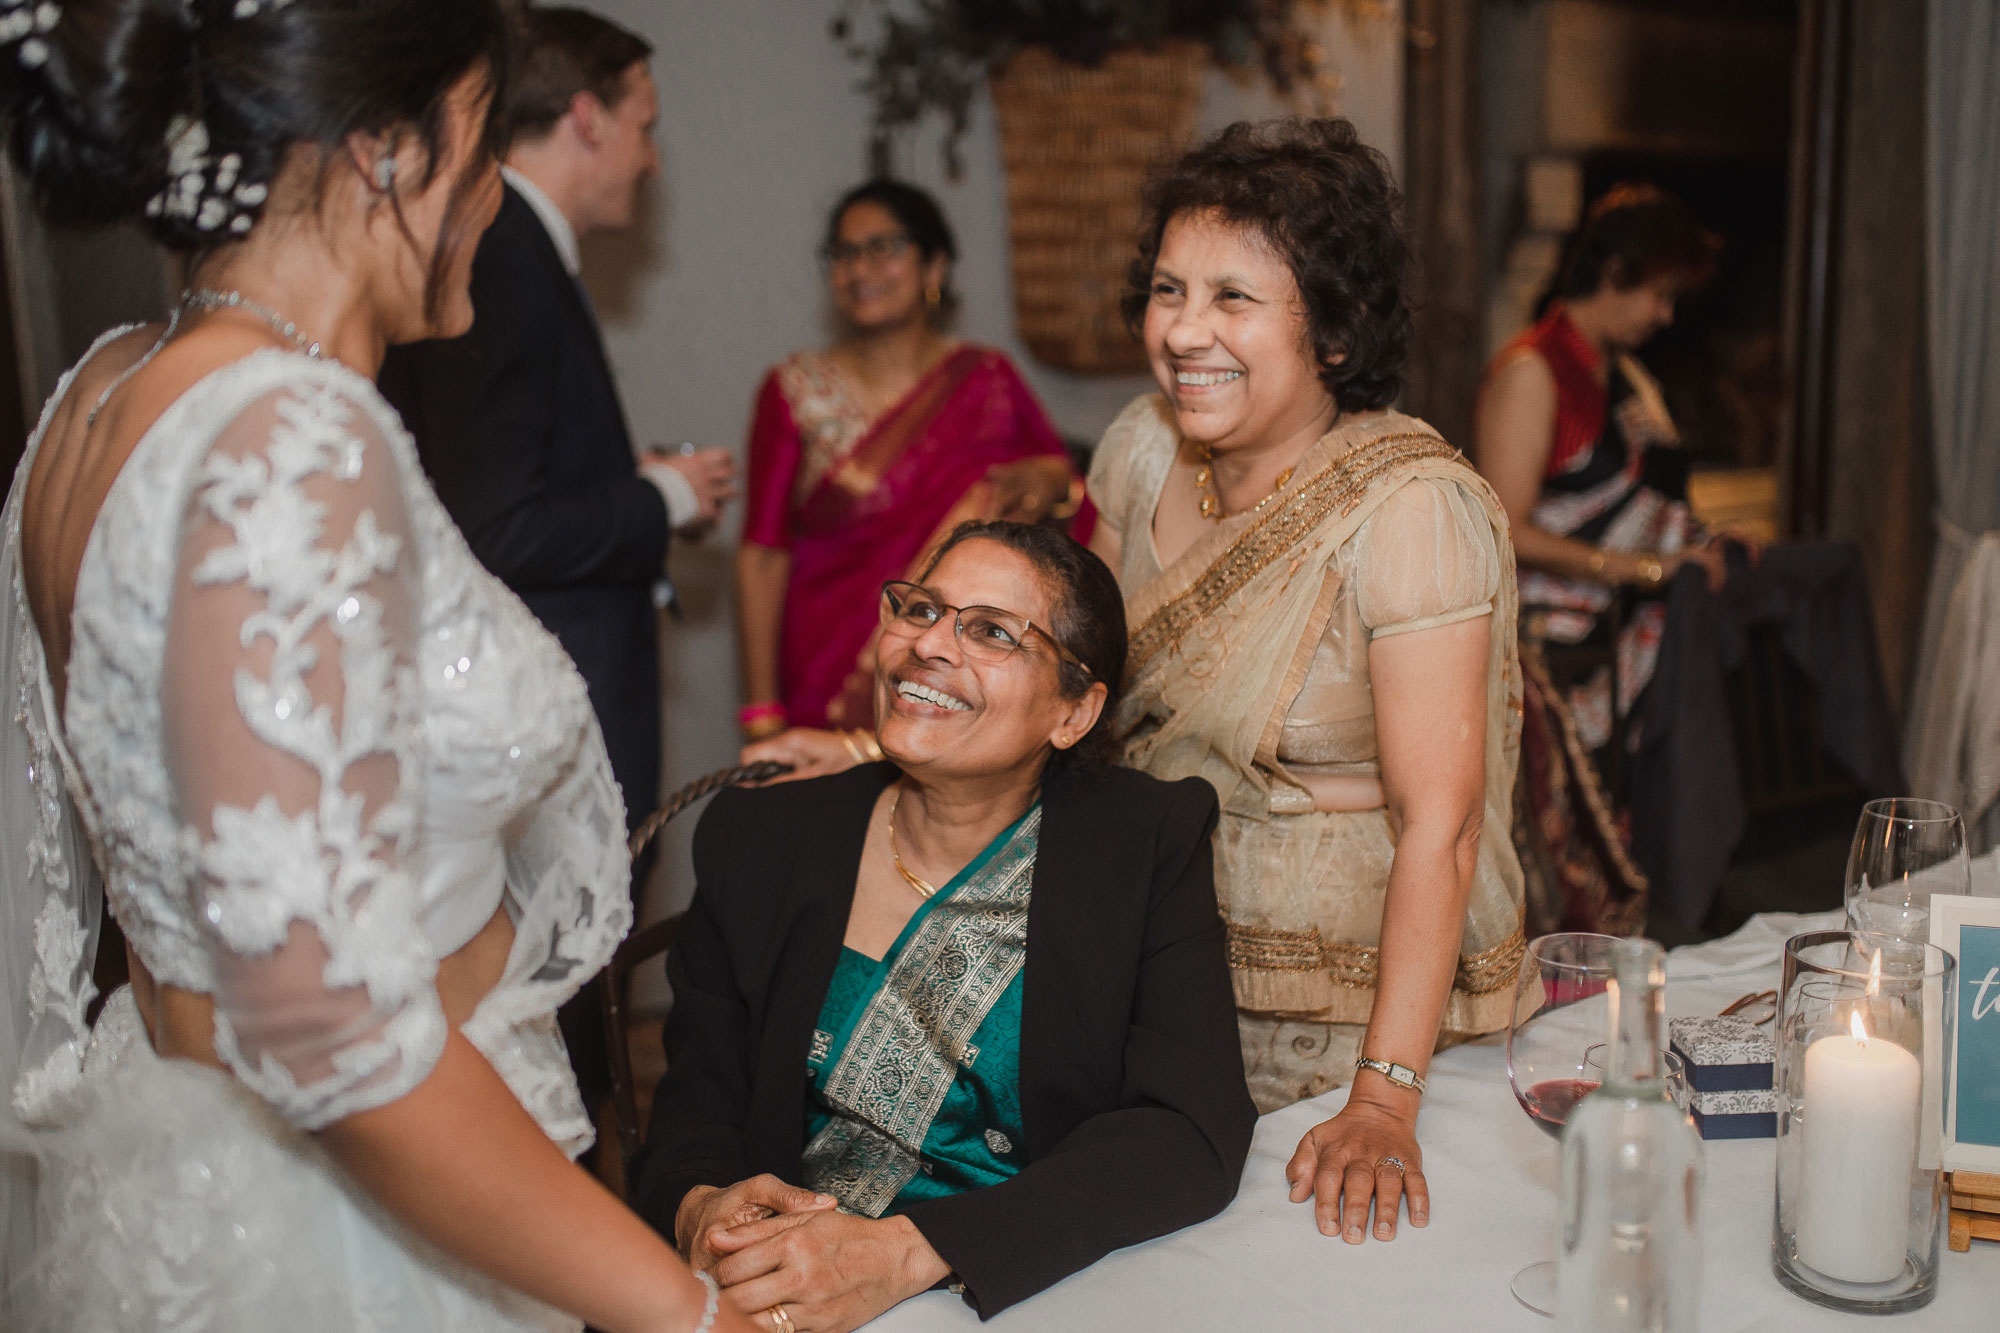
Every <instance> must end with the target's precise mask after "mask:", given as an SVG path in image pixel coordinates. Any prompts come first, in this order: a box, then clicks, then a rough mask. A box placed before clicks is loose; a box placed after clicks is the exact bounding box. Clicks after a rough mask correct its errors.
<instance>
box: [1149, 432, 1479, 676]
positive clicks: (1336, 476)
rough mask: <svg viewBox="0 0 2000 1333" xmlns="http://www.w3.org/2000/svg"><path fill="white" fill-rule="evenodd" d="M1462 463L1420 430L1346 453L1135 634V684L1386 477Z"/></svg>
mask: <svg viewBox="0 0 2000 1333" xmlns="http://www.w3.org/2000/svg"><path fill="white" fill-rule="evenodd" d="M1433 458H1440V459H1444V458H1450V459H1459V460H1460V461H1461V462H1463V456H1462V455H1460V453H1459V452H1458V450H1456V449H1454V448H1452V447H1451V446H1450V445H1449V444H1447V443H1445V442H1444V440H1443V439H1441V438H1439V437H1438V436H1436V435H1430V434H1425V433H1422V432H1417V431H1410V432H1405V433H1403V434H1398V435H1385V436H1383V437H1382V438H1381V439H1379V440H1376V441H1374V442H1372V443H1370V444H1366V445H1363V446H1361V447H1360V448H1358V449H1355V450H1353V451H1352V452H1350V453H1347V454H1343V455H1342V456H1341V457H1340V458H1338V459H1336V460H1335V461H1334V462H1333V463H1331V464H1329V465H1328V466H1327V467H1325V468H1322V469H1321V470H1320V471H1319V472H1318V473H1316V474H1314V475H1313V476H1312V477H1310V478H1308V479H1307V480H1306V481H1305V482H1304V483H1303V484H1302V485H1300V486H1299V487H1298V489H1296V490H1294V491H1292V492H1291V494H1290V495H1289V496H1287V497H1286V498H1285V499H1284V500H1283V501H1281V502H1280V503H1279V504H1278V505H1277V507H1276V508H1274V509H1272V510H1271V513H1270V516H1269V517H1267V518H1264V519H1263V520H1261V521H1259V522H1257V523H1255V524H1253V525H1252V526H1251V527H1250V528H1248V529H1246V530H1245V531H1244V532H1243V533H1242V535H1240V536H1239V537H1237V539H1236V540H1235V541H1234V542H1232V543H1231V544H1230V546H1229V549H1228V550H1226V551H1224V552H1223V553H1222V555H1221V556H1220V557H1219V558H1218V559H1217V560H1216V561H1215V563H1214V564H1212V565H1210V566H1209V567H1208V569H1207V571H1206V572H1204V573H1203V574H1202V576H1201V577H1200V578H1199V579H1198V580H1196V582H1195V584H1194V586H1193V587H1191V588H1189V589H1188V590H1187V591H1186V592H1184V593H1182V594H1181V595H1180V596H1179V597H1176V598H1174V599H1173V600H1172V601H1170V602H1168V603H1167V604H1166V605H1165V606H1162V607H1161V608H1160V609H1159V610H1158V611H1156V612H1154V613H1153V614H1152V616H1150V617H1149V618H1148V619H1147V621H1146V623H1145V624H1143V625H1141V626H1140V627H1139V629H1138V630H1137V631H1136V632H1135V633H1134V634H1133V635H1132V645H1131V650H1130V656H1129V658H1128V661H1127V665H1126V668H1125V677H1126V679H1127V680H1131V679H1134V678H1136V677H1137V676H1138V675H1139V673H1140V672H1142V671H1143V670H1145V668H1146V666H1147V665H1148V664H1149V663H1150V662H1151V661H1152V659H1153V658H1154V657H1156V656H1158V655H1159V653H1160V652H1161V651H1162V650H1163V649H1165V648H1167V647H1169V646H1170V645H1174V644H1178V643H1179V642H1180V641H1181V639H1182V638H1183V637H1184V636H1185V635H1186V634H1187V632H1188V631H1189V630H1191V629H1193V628H1194V626H1195V625H1196V624H1197V623H1198V622H1200V621H1202V620H1204V619H1206V618H1207V617H1209V616H1212V615H1214V614H1215V613H1216V612H1217V611H1218V610H1220V609H1221V608H1222V606H1223V604H1224V603H1226V602H1227V601H1228V600H1229V599H1230V598H1231V597H1233V596H1235V595H1236V594H1237V593H1238V592H1240V591H1242V589H1243V586H1244V585H1245V584H1247V583H1249V582H1250V580H1251V579H1253V578H1255V577H1256V576H1257V575H1258V574H1260V573H1261V572H1263V570H1264V569H1265V567H1267V566H1268V565H1270V563H1271V562H1272V561H1274V560H1276V559H1277V558H1278V557H1279V556H1281V555H1283V554H1284V553H1285V552H1287V551H1289V550H1291V549H1292V548H1293V547H1295V546H1297V545H1298V544H1299V543H1300V542H1302V541H1304V540H1305V539H1306V538H1307V537H1309V536H1311V535H1312V531H1313V529H1315V528H1317V527H1318V526H1319V525H1320V524H1321V523H1323V522H1325V521H1326V519H1327V518H1328V517H1330V516H1331V515H1333V514H1335V513H1339V514H1342V515H1345V514H1351V513H1353V512H1354V510H1355V507H1356V506H1358V505H1359V504H1360V503H1361V502H1362V500H1363V499H1365V498H1366V497H1367V494H1368V491H1369V489H1370V488H1371V487H1373V486H1374V485H1375V483H1376V482H1378V481H1380V480H1381V479H1382V478H1383V477H1384V476H1385V475H1386V474H1388V473H1391V472H1394V471H1395V470H1396V469H1398V468H1401V467H1405V466H1407V465H1409V464H1411V463H1417V462H1423V461H1424V460H1426V459H1433Z"/></svg>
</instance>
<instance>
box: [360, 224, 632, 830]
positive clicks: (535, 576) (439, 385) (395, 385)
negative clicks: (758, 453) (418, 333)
mask: <svg viewBox="0 0 2000 1333" xmlns="http://www.w3.org/2000/svg"><path fill="white" fill-rule="evenodd" d="M472 302H473V309H474V311H475V316H474V321H473V326H472V331H471V332H470V333H468V334H466V335H465V336H464V337H463V338H457V339H454V340H452V341H449V342H429V343H417V344H414V345H412V346H409V347H398V348H393V349H391V351H390V353H389V356H388V359H387V360H386V361H385V362H384V363H383V366H382V376H381V383H382V392H383V394H384V395H385V396H386V397H387V398H388V399H389V401H390V402H391V403H392V404H394V405H395V408H396V410H397V411H398V412H400V413H401V414H402V416H403V421H404V424H406V425H407V426H408V427H409V428H410V432H411V434H413V435H414V436H416V440H417V452H418V454H419V455H420V456H421V457H422V459H423V464H424V470H425V471H426V472H427V473H429V474H430V478H431V481H432V484H433V485H435V486H436V487H437V493H438V498H439V499H440V500H442V501H443V502H444V507H445V508H446V509H447V510H448V511H450V513H451V516H452V518H453V520H455V521H456V522H457V524H458V526H459V529H460V530H461V531H462V532H464V534H465V539H466V541H467V542H468V543H469V544H470V545H471V547H472V551H473V554H475V555H477V556H478V557H479V560H480V563H482V564H484V565H485V566H486V567H487V568H488V569H489V570H491V571H493V573H494V574H495V575H497V576H498V577H499V578H500V580H501V582H503V583H505V584H506V585H507V586H508V587H510V588H512V589H513V590H514V591H515V592H516V593H518V594H520V597H521V600H522V601H524V602H526V603H527V604H528V609H529V610H531V611H533V612H534V613H535V615H536V616H537V617H538V618H539V619H540V620H541V622H542V623H543V624H544V625H546V626H548V628H549V629H550V630H551V631H552V632H553V633H554V634H555V636H556V637H557V638H558V639H560V640H562V645H563V647H564V648H565V649H566V650H568V652H569V655H570V657H571V658H572V659H573V660H574V661H575V662H576V665H577V669H578V670H579V671H581V672H582V673H583V678H584V681H585V682H586V683H587V684H588V685H589V687H590V701H591V704H592V706H593V707H595V709H596V710H597V720H598V724H599V725H600V726H601V727H602V728H603V729H604V741H605V745H606V746H607V748H608V749H609V750H610V752H611V767H612V771H613V772H614V773H615V774H616V775H617V778H618V785H619V786H620V788H622V789H623V791H624V793H625V807H626V814H627V816H628V817H629V818H630V819H632V820H634V821H636V820H638V819H640V818H643V817H644V816H645V815H647V814H648V813H650V812H651V810H652V808H653V804H654V802H655V801H656V800H657V799H658V797H659V785H660V660H659V639H658V633H659V629H658V623H659V622H658V615H657V612H656V611H655V608H654V605H653V585H654V583H655V582H656V581H657V580H658V579H659V577H660V574H661V569H662V565H663V563H664V561H665V559H666V554H667V541H668V538H669V536H670V535H671V534H670V532H669V530H668V527H667V507H666V502H665V501H664V500H663V499H662V498H661V496H660V492H659V490H658V489H657V488H656V487H654V485H653V484H652V483H651V482H649V481H647V480H646V479H645V478H644V477H642V476H640V475H639V469H638V464H637V462H636V460H635V459H634V456H633V453H632V437H631V435H630V434H629V433H628V432H627V430H626V426H625V413H624V409H623V408H622V407H621V406H620V405H619V402H618V391H617V387H616V385H615V384H614V383H613V381H612V378H611V366H610V363H609V362H608V361H607V360H606V359H605V355H604V344H603V341H602V339H601V338H600V336H599V334H598V328H597V319H596V317H595V315H594V314H593V313H592V311H591V308H590V303H589V300H588V299H587V298H586V297H585V295H584V292H583V288H582V287H581V286H579V285H578V283H577V280H576V279H575V278H573V277H571V276H570V274H569V270H567V269H566V268H564V267H563V262H562V256H561V254H559V253H558V252H557V250H556V245H555V241H554V240H552V239H551V238H550V236H549V233H548V229H547V228H546V227H544V226H543V225H542V221H541V219H540V218H539V217H537V216H536V215H535V211H534V209H533V208H531V207H530V206H529V204H528V201H527V200H526V199H524V198H522V197H521V196H520V195H519V194H518V193H516V192H515V190H514V189H513V187H512V186H509V187H508V188H507V193H506V198H505V200H504V201H503V202H502V204H501V206H500V215H499V217H498V218H497V219H495V221H494V223H493V226H492V228H491V229H490V230H489V231H488V232H487V233H486V236H485V238H484V239H483V240H481V241H480V243H479V251H478V254H477V255H476V257H475V258H474V260H473V265H472Z"/></svg>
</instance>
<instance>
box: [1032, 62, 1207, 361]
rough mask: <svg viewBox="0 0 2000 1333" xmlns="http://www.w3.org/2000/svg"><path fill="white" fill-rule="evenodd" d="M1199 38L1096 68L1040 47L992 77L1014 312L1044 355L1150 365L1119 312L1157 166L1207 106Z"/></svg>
mask: <svg viewBox="0 0 2000 1333" xmlns="http://www.w3.org/2000/svg"><path fill="white" fill-rule="evenodd" d="M1205 63H1206V56H1205V54H1204V53H1203V51H1202V49H1201V48H1200V47H1198V46H1194V45H1189V44H1172V45H1168V46H1163V47H1161V48H1159V49H1157V50H1152V51H1140V50H1128V51H1119V52H1116V53H1114V54H1112V55H1110V56H1108V57H1106V59H1105V60H1104V63H1103V64H1101V65H1099V66H1097V67H1096V68H1094V69H1093V68H1086V67H1084V66H1081V65H1073V64H1070V63H1069V62H1068V61H1065V60H1061V59H1058V58H1057V57H1056V56H1055V55H1053V54H1052V53H1050V52H1049V51H1048V50H1046V49H1044V48H1041V47H1029V48H1028V49H1026V50H1024V51H1022V52H1021V53H1020V54H1018V55H1016V56H1015V57H1014V58H1013V59H1011V60H1009V61H1008V62H1007V65H1006V67H1005V68H1004V69H1002V70H1001V71H999V72H998V73H997V74H995V75H994V77H993V105H994V109H995V110H996V112H997V113H998V116H999V122H1000V148H1001V154H1002V156H1003V158H1004V159H1005V161H1006V164H1007V203H1008V208H1009V211H1010V214H1011V231H1012V236H1013V243H1014V315H1015V319H1016V320H1017V321H1018V322H1019V324H1020V328H1021V340H1022V341H1023V342H1025V343H1026V344H1027V345H1028V349H1029V350H1030V351H1031V352H1033V353H1034V354H1035V357H1036V359H1037V360H1040V361H1044V362H1047V363H1048V364H1049V365H1052V366H1060V367H1062V368H1063V369H1065V370H1077V371H1084V372H1086V373H1095V374H1110V373H1115V372H1121V371H1132V370H1142V369H1144V368H1145V364H1146V358H1145V353H1144V351H1143V350H1141V349H1140V347H1139V346H1138V345H1137V344H1136V343H1135V342H1134V341H1133V338H1132V335H1131V334H1130V333H1129V332H1128V331H1127V329H1126V327H1125V321H1124V318H1123V316H1121V315H1120V314H1119V310H1118V302H1119V298H1120V297H1121V296H1123V295H1124V292H1125V274H1126V269H1127V267H1128V266H1129V265H1130V264H1131V262H1132V257H1133V245H1134V241H1135V238H1136V235H1137V232H1138V226H1139V190H1140V187H1141V186H1142V185H1143V184H1144V183H1145V179H1146V174H1147V172H1148V171H1150V170H1151V169H1152V168H1153V166H1154V165H1155V164H1157V163H1158V162H1159V161H1161V160H1162V159H1163V158H1165V157H1167V156H1169V155H1170V154H1172V153H1175V152H1177V151H1179V150H1180V149H1181V148H1183V147H1184V146H1185V145H1186V144H1187V141H1188V137H1189V135H1190V134H1191V133H1192V132H1193V129H1194V120H1195V113H1196V111H1197V110H1198V108H1199V105H1200V98H1201V75H1202V70H1203V68H1204V66H1205Z"/></svg>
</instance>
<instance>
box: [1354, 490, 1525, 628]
mask: <svg viewBox="0 0 2000 1333" xmlns="http://www.w3.org/2000/svg"><path fill="white" fill-rule="evenodd" d="M1494 540H1495V539H1494V534H1493V524H1492V523H1491V522H1490V521H1489V520H1488V519H1487V517H1486V510H1485V508H1484V507H1483V506H1481V505H1480V503H1479V502H1478V500H1476V499H1475V498H1474V497H1472V496H1471V495H1468V494H1467V493H1466V492H1465V490H1464V489H1463V488H1462V487H1460V486H1459V485H1458V483H1456V482H1454V481H1450V480H1447V479H1444V478H1433V477H1422V478H1418V479H1416V480H1414V481H1411V482H1408V483H1407V484H1405V485H1403V486H1401V487H1399V488H1398V489H1397V490H1396V492H1395V493H1394V494H1393V495H1391V496H1390V497H1389V498H1388V499H1387V500H1384V501H1383V502H1382V506H1381V508H1379V509H1377V510H1376V511H1375V513H1374V514H1373V515H1371V516H1370V517H1369V519H1368V521H1367V522H1366V523H1364V524H1362V525H1361V530H1360V531H1359V532H1357V533H1355V534H1354V538H1353V545H1352V547H1351V550H1352V552H1353V556H1352V559H1353V566H1352V573H1351V575H1350V577H1352V578H1353V579H1354V583H1355V603H1356V606H1357V608H1358V609H1359V611H1360V613H1361V623H1362V624H1363V625H1365V626H1367V627H1368V629H1369V631H1370V634H1371V636H1372V637H1374V638H1382V637H1384V636H1385V635H1390V634H1408V633H1411V632H1413V631H1416V630H1421V629H1433V628H1435V627H1437V626H1439V625H1449V624H1451V623H1453V622H1454V621H1459V620H1471V619H1473V618H1474V617H1477V616H1483V615H1488V614H1490V613H1491V612H1492V610H1493V598H1494V596H1495V595H1496V594H1497V593H1498V592H1499V590H1500V557H1499V552H1498V550H1497V548H1496V547H1495V545H1494Z"/></svg>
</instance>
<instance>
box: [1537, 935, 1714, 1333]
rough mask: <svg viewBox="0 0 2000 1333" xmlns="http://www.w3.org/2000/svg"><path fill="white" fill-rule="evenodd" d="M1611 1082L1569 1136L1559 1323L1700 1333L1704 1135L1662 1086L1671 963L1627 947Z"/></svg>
mask: <svg viewBox="0 0 2000 1333" xmlns="http://www.w3.org/2000/svg"><path fill="white" fill-rule="evenodd" d="M1612 958H1613V967H1614V969H1615V973H1616V979H1615V980H1613V981H1612V982H1611V983H1610V984H1609V986H1608V988H1607V992H1606V999H1607V1000H1608V1002H1609V1006H1610V1044H1609V1046H1608V1048H1607V1049H1606V1051H1605V1075H1604V1082H1603V1084H1602V1085H1601V1086H1600V1087H1599V1088H1598V1089H1597V1090H1596V1091H1595V1092H1593V1093H1591V1094H1590V1095H1589V1096H1588V1097H1585V1098H1584V1099H1583V1100H1582V1101H1581V1102H1580V1103H1578V1104H1577V1106H1576V1108H1575V1109H1574V1110H1572V1111H1571V1112H1570V1113H1569V1120H1568V1122H1567V1123H1566V1124H1565V1125H1564V1126H1563V1134H1562V1196H1561V1199H1560V1203H1559V1209H1558V1214H1557V1218H1558V1222H1557V1236H1556V1247H1557V1254H1556V1324H1557V1327H1558V1328H1560V1329H1562V1330H1563V1331H1564V1333H1642V1331H1643V1333H1682V1331H1683V1330H1686V1333H1693V1330H1694V1329H1695V1328H1696V1327H1697V1313H1698V1310H1699V1307H1700V1303H1701V1239H1700V1235H1699V1233H1698V1230H1697V1224H1698V1218H1699V1209H1700V1204H1701V1138H1700V1136H1699V1135H1697V1134H1696V1133H1695V1130H1694V1126H1693V1124H1692V1123H1690V1122H1689V1120H1688V1117H1687V1115H1686V1114H1685V1113H1683V1112H1682V1111H1681V1110H1680V1108H1678V1107H1677V1106H1675V1105H1674V1102H1673V1098H1672V1096H1671V1095H1670V1094H1669V1093H1668V1090H1667V1084H1666V1081H1665V1080H1664V1079H1663V1078H1662V1077H1661V1068H1660V1064H1661V1061H1660V1052H1661V1047H1662V1041H1661V1038H1662V1036H1663V1029H1664V1027H1665V1023H1664V1019H1663V1015H1664V1009H1665V1005H1664V998H1665V996H1664V992H1665V988H1666V956H1665V954H1663V953H1662V952H1661V950H1660V946H1659V945H1657V944H1655V943H1653V942H1652V941H1651V940H1640V939H1632V940H1621V941H1619V943H1618V945H1617V946H1616V947H1615V948H1614V949H1613V951H1612Z"/></svg>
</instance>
